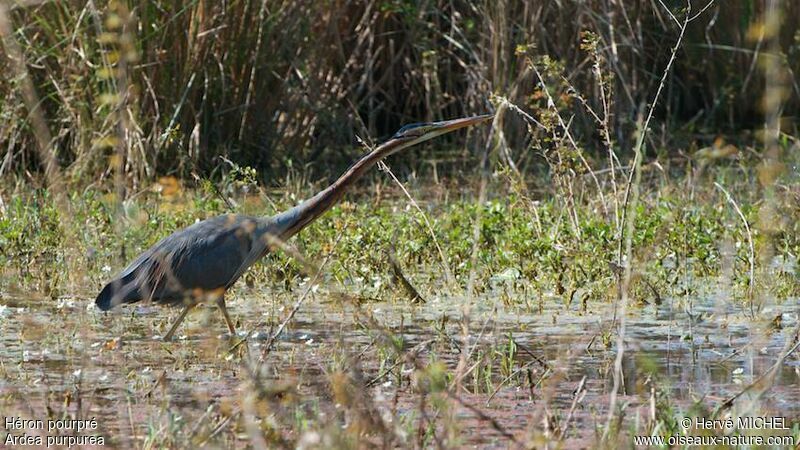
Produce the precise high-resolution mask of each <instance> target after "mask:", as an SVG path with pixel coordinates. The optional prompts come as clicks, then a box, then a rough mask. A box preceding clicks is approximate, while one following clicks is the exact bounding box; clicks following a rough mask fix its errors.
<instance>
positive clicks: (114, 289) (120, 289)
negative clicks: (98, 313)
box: [94, 277, 141, 311]
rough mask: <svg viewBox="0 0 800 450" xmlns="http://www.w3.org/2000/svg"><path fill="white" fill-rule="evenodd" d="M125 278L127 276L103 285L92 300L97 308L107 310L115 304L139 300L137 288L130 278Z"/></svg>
mask: <svg viewBox="0 0 800 450" xmlns="http://www.w3.org/2000/svg"><path fill="white" fill-rule="evenodd" d="M126 278H128V277H123V278H117V279H116V280H114V281H112V282H110V283H108V284H107V285H105V287H104V288H103V290H102V291H100V295H98V296H97V299H96V300H95V301H94V303H95V304H96V305H97V307H98V308H100V309H101V310H103V311H108V310H109V309H111V308H113V307H115V306H117V305H121V304H123V303H136V302H138V301H139V300H141V296H140V295H139V289H137V288H136V287H135V286H134V283H132V280H127V279H126Z"/></svg>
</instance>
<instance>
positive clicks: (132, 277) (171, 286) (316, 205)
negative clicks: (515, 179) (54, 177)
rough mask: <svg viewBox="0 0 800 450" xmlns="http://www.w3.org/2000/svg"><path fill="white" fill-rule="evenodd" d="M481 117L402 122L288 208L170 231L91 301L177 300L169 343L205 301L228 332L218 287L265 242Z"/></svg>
mask: <svg viewBox="0 0 800 450" xmlns="http://www.w3.org/2000/svg"><path fill="white" fill-rule="evenodd" d="M489 118H491V116H489V115H487V116H477V117H470V118H465V119H456V120H451V121H446V122H436V123H432V124H414V125H409V126H406V127H403V128H402V129H401V130H400V131H398V132H397V134H395V136H393V137H392V139H390V140H389V141H387V142H386V143H384V144H382V145H381V146H379V147H377V148H376V149H375V150H373V151H372V152H370V153H369V154H367V155H365V156H364V157H363V158H361V159H360V160H359V161H358V162H356V163H355V164H354V165H353V166H352V167H350V169H349V170H348V171H347V172H345V173H344V174H343V175H342V176H341V177H339V179H338V180H336V181H335V182H334V183H333V184H332V185H330V186H329V187H328V188H326V189H325V190H323V191H322V192H320V193H318V194H317V195H315V196H314V197H312V198H310V199H308V200H306V201H304V202H302V203H301V204H299V205H297V206H295V207H294V208H291V209H289V210H288V211H285V212H283V213H280V214H277V215H275V216H273V217H270V218H261V217H251V216H245V215H238V214H226V215H221V216H217V217H212V218H210V219H206V220H204V221H202V222H198V223H196V224H194V225H191V226H189V227H187V228H184V229H182V230H179V231H176V232H175V233H172V234H171V235H169V236H167V237H166V238H164V239H162V240H161V241H159V242H158V243H156V244H155V245H153V246H152V247H150V248H149V249H148V250H146V251H145V252H144V253H142V254H141V255H139V257H137V258H136V259H135V260H134V261H133V262H132V263H131V264H130V265H128V267H126V268H125V269H124V270H123V271H122V272H121V273H120V274H119V275H117V277H116V278H115V279H114V280H112V281H111V282H109V283H108V284H106V286H105V287H104V288H103V290H102V291H101V292H100V295H98V297H97V299H96V304H97V306H98V308H100V309H102V310H104V311H105V310H109V309H111V308H113V307H115V306H117V305H119V304H123V303H135V302H138V301H142V300H149V301H152V302H156V303H162V304H171V305H176V304H182V305H184V306H185V308H184V310H183V312H182V314H181V316H180V318H179V319H178V320H177V321H176V323H175V324H174V325H173V326H172V328H171V329H170V330H169V332H168V333H167V334H166V335H165V340H169V338H170V337H171V336H172V334H173V333H174V331H175V329H176V328H177V326H178V325H179V324H180V322H181V321H182V320H183V318H184V317H185V315H186V313H187V312H188V310H189V309H190V308H191V307H192V306H194V305H195V304H197V303H198V302H200V301H203V300H206V299H213V300H214V301H215V302H216V303H217V305H219V307H220V309H221V310H222V312H223V315H224V316H225V321H226V322H227V325H228V328H229V330H230V331H231V333H233V332H234V326H233V322H232V321H231V320H230V317H229V316H228V313H227V311H226V309H225V301H224V295H225V292H226V291H227V290H228V289H229V288H230V287H231V286H232V285H233V284H234V283H236V281H237V280H239V278H240V277H241V276H242V275H243V274H244V272H245V271H246V270H247V269H248V268H249V267H250V266H252V265H253V264H254V263H255V262H256V261H258V260H259V259H261V258H262V257H264V255H266V254H267V252H268V251H269V248H270V245H269V244H270V240H271V239H276V240H278V241H285V240H287V239H289V238H291V237H292V236H294V235H295V234H297V233H298V232H299V231H300V230H302V229H303V228H305V227H306V226H307V225H308V224H309V223H311V222H312V221H314V219H316V218H317V217H319V216H320V215H322V214H323V213H325V211H327V210H328V209H330V208H331V207H332V206H333V205H334V204H335V203H336V202H338V201H339V199H341V197H342V196H343V195H344V193H345V191H346V189H347V188H348V187H349V186H350V185H351V184H353V183H354V182H355V181H356V180H358V179H359V178H360V177H361V176H362V175H363V174H364V173H365V172H366V170H367V169H369V168H370V167H371V166H372V165H374V164H375V163H377V162H378V161H380V160H381V159H383V158H385V157H386V156H389V155H391V154H393V153H395V152H397V151H399V150H401V149H403V148H407V147H410V146H412V145H415V144H417V143H419V142H423V141H425V140H428V139H430V138H432V137H435V136H438V135H440V134H444V133H447V132H450V131H453V130H456V129H458V128H463V127H465V126H469V125H472V124H474V123H478V122H482V121H485V120H488V119H489Z"/></svg>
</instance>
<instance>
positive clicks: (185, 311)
mask: <svg viewBox="0 0 800 450" xmlns="http://www.w3.org/2000/svg"><path fill="white" fill-rule="evenodd" d="M193 306H194V303H190V304H188V305H186V306H184V307H183V311H181V315H180V316H178V320H176V321H175V323H173V324H172V326H171V327H170V329H169V331H167V334H165V335H164V342H167V341H171V340H172V335H173V334H175V330H177V329H178V325H180V324H181V322H183V319H185V318H186V314H188V313H189V310H190V309H192V307H193Z"/></svg>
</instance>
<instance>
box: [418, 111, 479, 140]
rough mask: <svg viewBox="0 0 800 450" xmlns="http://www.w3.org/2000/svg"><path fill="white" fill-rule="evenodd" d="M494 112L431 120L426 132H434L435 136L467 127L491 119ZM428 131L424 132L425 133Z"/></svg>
mask: <svg viewBox="0 0 800 450" xmlns="http://www.w3.org/2000/svg"><path fill="white" fill-rule="evenodd" d="M492 118H494V114H482V115H480V116H472V117H462V118H460V119H453V120H444V121H441V122H433V123H432V124H431V128H432V129H430V130H429V131H428V132H431V133H433V132H436V136H440V135H442V134H445V133H449V132H451V131H455V130H458V129H459V128H464V127H468V126H470V125H475V124H478V123H481V122H486V121H489V120H492ZM427 134H428V133H425V135H427Z"/></svg>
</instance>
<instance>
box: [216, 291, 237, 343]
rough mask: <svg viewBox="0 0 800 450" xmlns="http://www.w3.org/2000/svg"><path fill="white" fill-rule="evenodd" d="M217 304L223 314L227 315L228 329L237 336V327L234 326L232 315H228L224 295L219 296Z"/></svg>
mask: <svg viewBox="0 0 800 450" xmlns="http://www.w3.org/2000/svg"><path fill="white" fill-rule="evenodd" d="M217 306H219V309H220V311H222V315H223V316H224V317H225V323H226V324H227V325H228V331H230V332H231V334H232V335H234V336H236V328H235V327H234V326H233V321H232V320H231V316H229V315H228V309H227V308H226V307H225V297H224V296H220V297H219V298H217Z"/></svg>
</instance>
